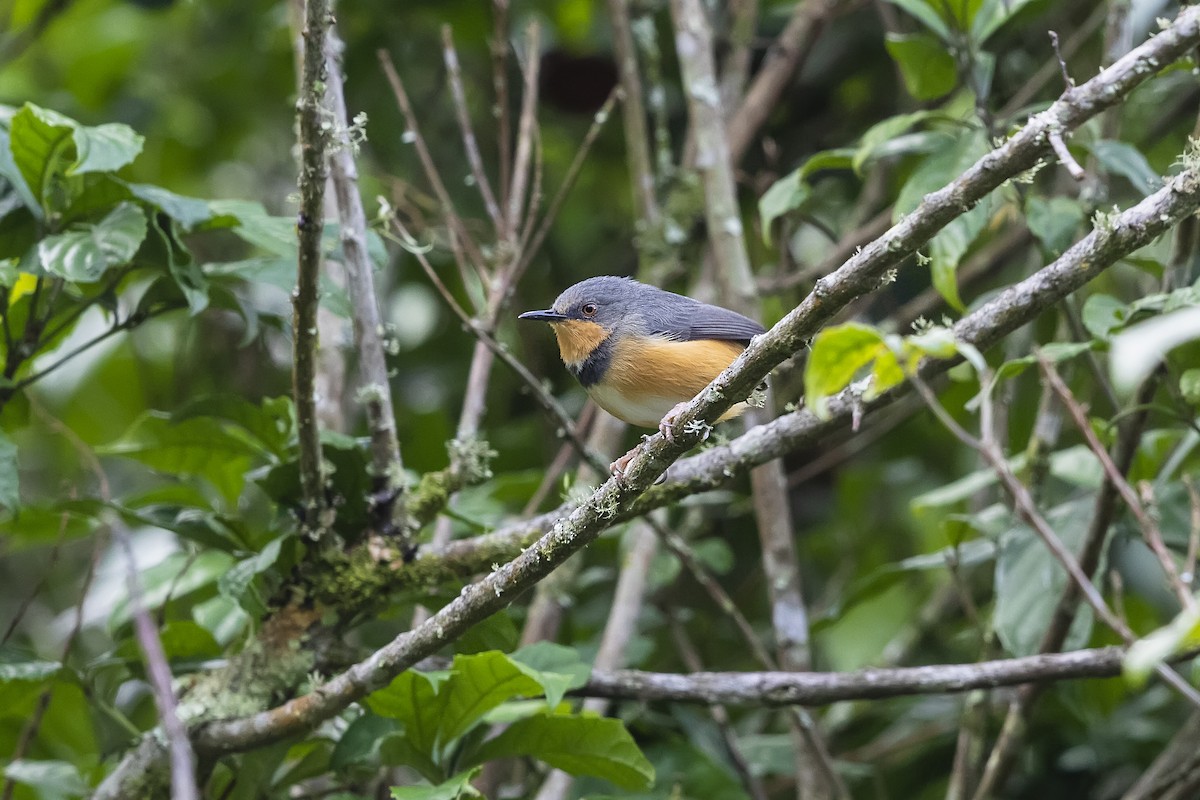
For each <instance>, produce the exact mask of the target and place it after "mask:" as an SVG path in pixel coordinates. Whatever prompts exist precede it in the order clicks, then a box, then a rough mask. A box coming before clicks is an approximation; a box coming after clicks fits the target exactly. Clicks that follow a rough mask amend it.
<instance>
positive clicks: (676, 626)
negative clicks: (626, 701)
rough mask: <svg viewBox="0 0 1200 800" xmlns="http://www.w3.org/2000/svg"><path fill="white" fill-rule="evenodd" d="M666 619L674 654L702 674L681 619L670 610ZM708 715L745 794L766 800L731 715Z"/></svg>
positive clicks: (721, 709) (717, 708) (716, 710)
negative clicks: (731, 720)
mask: <svg viewBox="0 0 1200 800" xmlns="http://www.w3.org/2000/svg"><path fill="white" fill-rule="evenodd" d="M667 618H668V619H669V620H670V623H671V637H672V638H673V639H674V640H675V650H676V652H678V653H679V657H680V659H681V660H682V661H683V665H684V666H685V667H687V668H688V671H689V672H692V673H693V674H694V673H697V672H703V671H704V664H703V663H702V662H701V661H700V653H699V652H697V650H696V646H695V645H694V644H692V640H691V637H690V636H688V635H687V629H686V628H684V626H683V622H682V621H681V620H680V619H679V614H678V613H677V612H675V611H674V610H672V609H668V610H667ZM709 712H710V713H711V714H712V718H713V722H715V723H716V725H717V730H719V731H720V732H721V742H722V744H724V745H725V754H726V755H727V756H729V760H730V762H731V763H732V764H733V769H734V771H735V772H737V774H738V778H739V779H740V780H741V781H742V785H743V786H745V787H746V791H747V792H748V793H749V795H750V796H751V797H752V798H754V800H767V790H766V788H764V787H763V784H762V781H761V780H759V779H758V778H757V777H755V775H754V773H753V772H751V771H750V765H749V764H748V763H747V762H746V757H745V755H743V754H742V748H741V747H739V746H738V741H737V735H736V734H735V733H734V731H733V728H732V727H731V725H730V719H729V711H727V710H726V708H725V706H723V705H721V704H720V703H713V704H711V705H710V706H709Z"/></svg>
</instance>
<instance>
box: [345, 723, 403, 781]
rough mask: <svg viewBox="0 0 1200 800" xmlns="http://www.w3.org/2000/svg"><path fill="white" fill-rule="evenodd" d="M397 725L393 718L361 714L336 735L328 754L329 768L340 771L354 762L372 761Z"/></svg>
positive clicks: (394, 731)
mask: <svg viewBox="0 0 1200 800" xmlns="http://www.w3.org/2000/svg"><path fill="white" fill-rule="evenodd" d="M397 727H398V726H397V725H396V721H395V720H391V719H387V718H385V717H380V716H378V715H376V714H370V713H367V714H363V715H362V716H361V717H359V718H358V719H356V720H354V722H351V723H350V725H349V727H347V728H346V730H345V731H344V732H343V733H342V735H341V736H339V737H338V740H337V744H335V745H334V747H333V753H332V754H331V755H330V756H329V767H330V769H333V770H335V771H341V770H344V769H346V768H347V767H349V766H351V765H354V764H365V763H369V762H371V761H373V760H374V759H375V758H376V757H377V756H378V755H379V746H380V744H381V743H382V742H383V740H384V739H385V738H387V737H388V736H389V735H391V734H393V733H396V730H397Z"/></svg>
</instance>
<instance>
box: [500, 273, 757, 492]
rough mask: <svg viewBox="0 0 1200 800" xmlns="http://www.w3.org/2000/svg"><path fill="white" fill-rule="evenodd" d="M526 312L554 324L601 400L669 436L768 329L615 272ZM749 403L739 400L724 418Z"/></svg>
mask: <svg viewBox="0 0 1200 800" xmlns="http://www.w3.org/2000/svg"><path fill="white" fill-rule="evenodd" d="M520 319H531V320H538V321H541V322H548V323H550V327H551V328H552V329H553V330H554V335H555V337H556V338H557V339H558V350H559V353H560V354H561V355H562V360H563V363H564V364H566V366H567V369H568V370H569V371H570V372H571V374H572V375H574V376H575V377H576V378H578V379H579V382H580V383H581V384H583V388H584V389H586V390H587V393H588V394H589V395H590V396H591V398H592V399H593V400H595V401H596V404H597V405H599V406H600V407H601V408H603V409H604V410H605V411H607V412H608V413H610V414H612V415H613V416H614V417H616V418H617V419H620V420H622V421H624V422H628V423H629V424H630V425H636V426H638V427H641V428H654V427H658V428H659V430H661V431H662V432H663V435H665V436H667V437H668V438H671V439H673V438H674V437H673V435H672V433H671V423H672V421H673V418H674V416H675V415H676V414H677V413H678V411H679V410H680V409H681V407H682V406H684V405H686V404H687V402H688V401H689V400H691V399H692V398H693V397H695V396H696V395H697V394H698V393H699V392H700V390H701V389H703V388H704V387H705V386H707V385H708V384H709V383H711V382H712V379H713V378H715V377H717V375H719V374H720V373H721V371H722V370H724V369H725V368H726V367H728V366H729V365H730V364H731V363H733V360H734V359H735V358H737V357H738V355H739V354H740V353H741V352H742V351H743V350H745V349H746V346H747V345H748V344H749V343H750V339H751V338H753V337H755V336H757V335H758V334H760V333H763V332H764V329H763V326H761V325H759V324H758V323H757V322H755V321H754V320H752V319H749V318H748V317H744V316H742V315H741V314H739V313H737V312H736V311H730V310H729V309H727V308H721V307H719V306H713V305H709V304H707V303H701V302H700V301H699V300H693V299H692V298H690V297H684V296H683V295H679V294H675V293H673V292H667V291H664V290H662V289H659V288H657V287H655V286H649V285H647V284H644V283H639V282H637V281H635V280H633V279H632V278H616V277H613V276H610V275H602V276H599V277H595V278H588V279H587V280H585V281H581V282H579V283H577V284H575V285H574V286H572V287H570V288H568V289H567V290H566V291H564V292H563V293H562V294H560V295H559V296H558V299H557V300H555V301H554V305H553V307H551V308H549V309H546V310H545V311H526V312H525V313H524V314H521V315H520ZM745 409H746V404H745V403H739V404H737V405H736V406H734V407H733V408H731V409H729V411H727V412H725V414H724V415H723V416H722V417H721V419H720V420H718V421H723V420H726V419H730V418H731V417H735V416H737V415H738V414H740V413H742V411H744V410H745ZM618 463H619V462H618ZM616 468H617V465H616V464H614V469H616Z"/></svg>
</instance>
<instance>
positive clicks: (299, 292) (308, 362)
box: [292, 0, 333, 533]
mask: <svg viewBox="0 0 1200 800" xmlns="http://www.w3.org/2000/svg"><path fill="white" fill-rule="evenodd" d="M332 24H333V15H332V13H331V11H330V8H329V2H328V0H307V2H306V3H305V10H304V30H303V36H304V61H303V69H302V75H301V80H300V100H299V102H298V103H297V108H296V114H297V116H298V117H299V130H300V133H299V145H300V175H299V188H300V213H299V215H298V216H297V219H296V233H297V235H298V237H299V240H300V241H299V256H298V259H297V265H296V291H295V293H294V294H293V295H292V307H293V310H294V313H293V318H292V362H293V367H292V395H293V399H294V400H295V404H296V428H297V435H298V437H299V449H300V486H301V490H302V492H303V495H304V525H305V527H306V528H308V530H309V532H310V533H312V532H316V531H319V530H320V526H321V522H320V521H319V515H320V512H321V511H322V510H323V509H324V508H325V476H324V468H323V465H322V459H321V439H320V431H319V429H318V425H317V401H316V396H315V392H314V389H313V384H314V382H315V380H316V370H317V306H318V304H319V302H320V286H319V280H320V275H321V234H322V232H323V231H324V229H325V179H326V176H327V174H328V173H327V169H328V167H327V165H326V160H325V155H326V145H327V144H328V141H327V140H328V136H327V134H326V124H325V122H326V120H325V115H326V113H327V112H326V111H325V107H324V99H325V89H326V63H325V46H326V36H327V34H328V31H329V27H330V26H331V25H332Z"/></svg>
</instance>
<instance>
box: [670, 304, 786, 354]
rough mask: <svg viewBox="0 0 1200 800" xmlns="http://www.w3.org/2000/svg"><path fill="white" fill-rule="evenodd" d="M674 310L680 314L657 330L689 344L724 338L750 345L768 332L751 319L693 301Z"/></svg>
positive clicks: (726, 309) (725, 309) (718, 307)
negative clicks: (699, 340)
mask: <svg viewBox="0 0 1200 800" xmlns="http://www.w3.org/2000/svg"><path fill="white" fill-rule="evenodd" d="M674 310H676V311H678V312H679V313H677V314H675V315H673V316H672V317H671V318H669V319H665V320H659V322H660V323H662V324H661V325H659V326H656V327H659V328H660V330H656V331H654V333H659V334H663V335H666V336H669V337H671V338H672V339H678V340H681V341H686V342H690V341H695V340H697V339H720V340H722V341H728V342H741V343H742V344H748V343H749V342H750V339H751V338H753V337H755V336H758V335H759V334H760V333H763V332H764V331H765V329H764V328H763V326H762V325H759V324H758V323H757V322H755V321H754V320H752V319H750V318H749V317H744V316H742V315H741V314H739V313H737V312H736V311H730V310H729V309H728V308H721V307H720V306H711V305H708V304H707V303H699V302H693V303H688V304H687V305H685V306H683V307H682V308H677V309H674Z"/></svg>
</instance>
